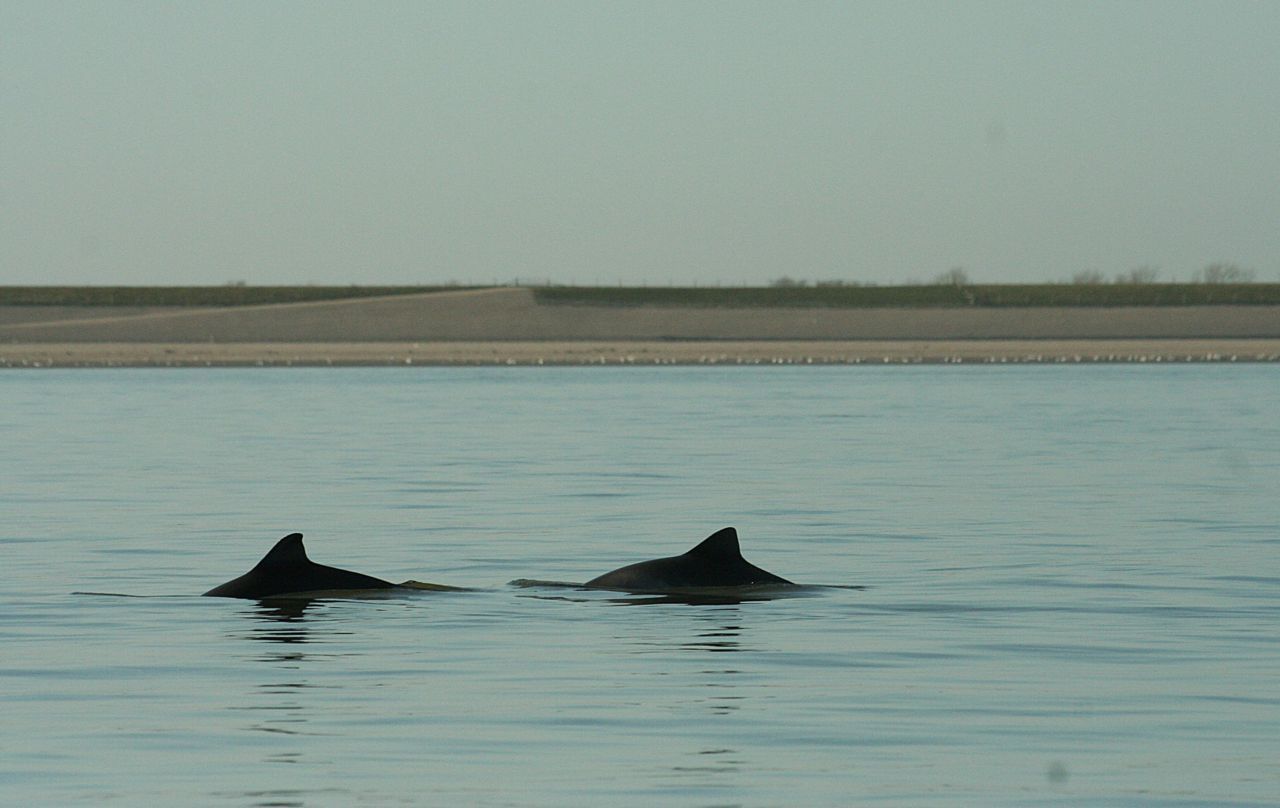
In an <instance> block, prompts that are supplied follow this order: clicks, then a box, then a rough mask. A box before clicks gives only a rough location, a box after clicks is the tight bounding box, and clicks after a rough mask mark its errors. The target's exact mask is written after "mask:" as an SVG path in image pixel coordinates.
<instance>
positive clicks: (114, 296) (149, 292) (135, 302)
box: [0, 285, 471, 306]
mask: <svg viewBox="0 0 1280 808" xmlns="http://www.w3.org/2000/svg"><path fill="white" fill-rule="evenodd" d="M466 288H471V287H465V286H239V285H227V286H0V306H260V305H265V304H268V303H306V302H310V301H316V300H345V299H350V298H359V297H382V296H385V295H416V294H424V293H427V292H442V291H457V290H460V289H466Z"/></svg>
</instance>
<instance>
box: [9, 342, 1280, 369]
mask: <svg viewBox="0 0 1280 808" xmlns="http://www.w3.org/2000/svg"><path fill="white" fill-rule="evenodd" d="M1124 362H1132V363H1158V362H1163V363H1168V362H1280V339H1120V340H928V341H926V340H885V341H872V340H857V341H849V340H810V341H801V340H776V341H768V340H723V341H717V340H698V341H596V340H578V341H459V342H306V343H281V342H269V343H137V342H130V343H113V342H92V343H6V344H0V368H11V369H12V368H31V369H35V368H163V367H173V368H195V367H370V366H383V367H451V366H488V367H512V366H519V367H536V366H615V367H617V366H655V365H657V366H660V365H685V366H690V365H692V366H712V365H912V364H981V365H990V364H1094V363H1124Z"/></svg>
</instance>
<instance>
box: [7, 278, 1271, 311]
mask: <svg viewBox="0 0 1280 808" xmlns="http://www.w3.org/2000/svg"><path fill="white" fill-rule="evenodd" d="M479 288H486V287H466V286H0V306H254V305H267V304H279V303H303V302H313V301H321V300H348V299H356V298H367V297H384V296H392V295H410V294H427V293H431V292H442V291H460V290H465V289H479ZM532 289H533V293H534V296H535V299H536V300H537V302H538V303H540V304H543V305H552V306H554V305H579V306H618V307H641V306H689V307H695V308H796V307H824V308H970V307H985V308H1008V307H1080V306H1083V307H1118V306H1211V305H1238V306H1265V305H1272V306H1274V305H1280V284H1277V283H1248V284H1203V283H1160V284H1097V285H1077V284H977V285H971V286H942V285H934V286H791V287H773V286H768V287H705V286H703V287H626V286H618V287H590V286H538V287H532Z"/></svg>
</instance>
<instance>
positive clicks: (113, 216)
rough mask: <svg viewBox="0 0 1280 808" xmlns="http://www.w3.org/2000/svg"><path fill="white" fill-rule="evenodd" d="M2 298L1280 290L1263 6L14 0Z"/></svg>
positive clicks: (4, 128) (1275, 124) (1275, 62)
mask: <svg viewBox="0 0 1280 808" xmlns="http://www.w3.org/2000/svg"><path fill="white" fill-rule="evenodd" d="M0 94H2V95H0V284H32V283H68V284H70V283H92V284H155V283H175V284H221V283H226V282H229V281H236V280H243V281H247V282H248V283H251V284H275V283H282V284H286V283H321V284H330V283H336V284H347V283H388V284H398V283H439V282H447V281H451V280H456V281H459V282H464V283H466V282H471V283H491V282H494V281H508V280H511V279H513V278H520V279H539V280H542V279H550V280H552V281H555V282H561V283H581V284H594V283H602V284H616V283H619V282H621V283H626V284H641V283H645V284H649V285H656V284H668V283H676V284H692V283H698V284H715V283H721V284H725V285H729V284H761V283H767V282H769V281H770V280H772V279H775V278H778V277H781V276H790V277H793V278H807V279H843V280H849V281H873V282H879V283H893V282H902V281H906V280H912V279H914V280H926V279H930V278H932V277H934V276H936V275H938V274H939V273H942V272H944V271H946V270H948V269H950V268H952V267H964V268H965V269H966V270H967V271H968V273H969V275H970V277H972V278H973V279H974V280H975V281H984V282H1015V281H1047V280H1059V279H1065V278H1069V277H1070V276H1071V275H1072V274H1074V273H1076V272H1080V271H1082V270H1096V271H1100V272H1103V273H1104V274H1106V275H1107V276H1112V275H1114V274H1116V273H1119V272H1123V271H1126V270H1129V269H1132V268H1134V267H1137V266H1141V265H1151V266H1157V267H1159V268H1160V273H1161V274H1160V277H1161V279H1165V280H1175V279H1186V278H1188V277H1189V276H1190V275H1191V273H1192V272H1194V271H1195V270H1197V269H1200V268H1202V267H1203V266H1205V265H1206V264H1208V263H1211V262H1218V261H1226V262H1232V263H1236V264H1238V265H1240V266H1242V267H1247V268H1252V269H1254V270H1256V271H1257V273H1258V278H1259V280H1268V281H1275V280H1280V2H1273V1H1272V0H1266V1H1264V2H1215V3H1189V2H1168V1H1167V0H1160V1H1159V2H1121V1H1120V0H1106V2H1098V3H1090V2H1079V1H1077V0H1072V1H1071V2H1060V3H1050V2H927V3H909V2H898V1H897V0H893V1H892V2H891V1H889V0H886V1H885V2H874V3H866V2H852V1H851V2H837V3H826V2H809V3H786V2H780V1H779V0H772V1H771V2H761V3H752V2H744V1H743V0H734V1H733V2H722V3H696V2H692V0H681V1H680V2H670V3H663V2H655V0H644V1H643V2H637V3H629V2H625V3H621V2H618V3H615V2H605V1H604V0H590V1H589V2H551V1H550V0H542V1H540V2H525V3H509V2H489V3H486V2H477V0H466V2H458V3H453V2H448V3H431V2H381V3H375V2H352V3H323V2H310V1H308V2H260V1H259V0H254V1H253V2H166V3H155V2H133V1H130V2H50V0H37V1H36V2H20V1H19V0H0Z"/></svg>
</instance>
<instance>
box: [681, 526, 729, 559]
mask: <svg viewBox="0 0 1280 808" xmlns="http://www.w3.org/2000/svg"><path fill="white" fill-rule="evenodd" d="M685 555H691V556H698V557H699V558H709V559H740V558H742V550H741V549H739V547H738V531H737V530H735V529H733V528H731V527H726V528H724V529H722V530H717V531H716V532H715V533H712V534H711V535H710V536H708V537H706V538H705V539H703V540H702V543H701V544H699V545H698V546H697V547H695V548H693V549H692V550H690V551H689V552H687V553H685Z"/></svg>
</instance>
